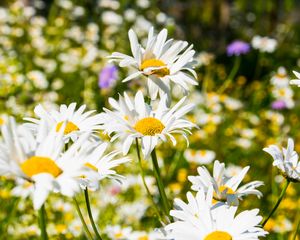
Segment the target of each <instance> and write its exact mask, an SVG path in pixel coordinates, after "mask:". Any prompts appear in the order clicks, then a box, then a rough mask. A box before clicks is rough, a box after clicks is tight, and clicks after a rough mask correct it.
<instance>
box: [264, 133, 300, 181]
mask: <svg viewBox="0 0 300 240" xmlns="http://www.w3.org/2000/svg"><path fill="white" fill-rule="evenodd" d="M263 150H264V151H265V152H267V153H269V154H270V155H271V156H272V157H273V159H274V162H273V166H276V167H277V168H279V170H280V171H281V173H282V174H283V175H284V176H285V177H286V178H287V179H289V180H290V181H292V182H300V162H299V161H298V159H299V156H298V154H297V152H296V151H295V150H294V141H293V139H291V138H289V139H288V144H287V148H282V150H280V149H279V147H278V146H276V145H270V146H269V147H267V148H264V149H263Z"/></svg>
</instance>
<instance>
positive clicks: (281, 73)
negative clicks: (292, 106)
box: [271, 67, 290, 87]
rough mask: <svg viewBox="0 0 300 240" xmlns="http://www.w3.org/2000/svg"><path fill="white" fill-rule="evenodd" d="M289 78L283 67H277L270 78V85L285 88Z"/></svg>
mask: <svg viewBox="0 0 300 240" xmlns="http://www.w3.org/2000/svg"><path fill="white" fill-rule="evenodd" d="M289 80H290V79H289V77H288V76H287V74H286V69H285V68H284V67H279V68H278V70H277V73H276V74H274V76H272V78H271V83H272V85H274V86H277V87H286V86H288V85H289Z"/></svg>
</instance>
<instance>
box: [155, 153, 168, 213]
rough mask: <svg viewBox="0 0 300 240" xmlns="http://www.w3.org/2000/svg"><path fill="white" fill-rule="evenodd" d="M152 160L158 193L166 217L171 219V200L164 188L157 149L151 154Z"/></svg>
mask: <svg viewBox="0 0 300 240" xmlns="http://www.w3.org/2000/svg"><path fill="white" fill-rule="evenodd" d="M151 158H152V163H153V172H154V177H155V179H156V183H157V187H158V191H159V194H160V197H161V199H162V205H163V210H164V213H165V215H166V216H168V217H169V216H170V215H169V213H170V210H171V206H170V203H169V200H168V198H167V195H166V192H165V187H164V184H163V181H162V178H161V174H160V170H159V166H158V162H157V156H156V151H155V148H154V149H153V151H152V152H151Z"/></svg>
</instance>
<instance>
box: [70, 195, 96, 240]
mask: <svg viewBox="0 0 300 240" xmlns="http://www.w3.org/2000/svg"><path fill="white" fill-rule="evenodd" d="M73 200H74V203H75V207H76V211H77V213H78V216H79V218H80V221H81V223H82V226H83V228H84V231H85V234H86V236H87V237H88V238H89V239H90V240H92V239H93V236H92V234H91V232H90V230H89V228H88V226H87V224H86V222H85V221H84V218H83V215H82V212H81V210H80V207H79V204H78V201H77V199H76V198H75V197H73Z"/></svg>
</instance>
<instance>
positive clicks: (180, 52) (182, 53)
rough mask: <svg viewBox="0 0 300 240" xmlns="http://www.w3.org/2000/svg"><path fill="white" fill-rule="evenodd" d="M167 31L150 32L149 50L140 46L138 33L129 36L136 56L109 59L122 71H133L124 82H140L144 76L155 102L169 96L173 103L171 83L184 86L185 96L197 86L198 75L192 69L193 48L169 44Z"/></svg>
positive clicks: (131, 31) (180, 44)
mask: <svg viewBox="0 0 300 240" xmlns="http://www.w3.org/2000/svg"><path fill="white" fill-rule="evenodd" d="M167 34H168V33H167V30H166V29H163V30H162V31H161V32H160V33H159V34H158V35H154V30H153V28H151V29H150V30H149V33H148V40H147V43H146V46H145V47H143V46H141V45H140V43H139V42H138V39H137V36H136V34H135V32H134V31H133V30H132V29H130V30H129V32H128V35H129V40H130V46H131V52H132V55H133V56H128V55H125V54H122V53H118V52H114V53H113V54H112V55H111V56H110V58H111V59H112V60H113V61H118V62H119V66H120V67H133V68H134V69H135V72H133V73H132V74H130V75H129V76H128V77H126V78H125V79H124V80H123V82H127V81H129V80H131V79H134V78H137V77H139V76H141V75H145V76H147V77H148V83H147V84H148V91H149V94H150V97H151V99H152V100H154V99H156V97H157V94H158V93H159V94H160V96H162V95H163V93H167V94H168V100H170V97H171V95H170V81H171V82H173V83H175V84H176V85H179V86H181V88H182V89H183V90H184V92H185V93H187V92H188V91H189V86H188V85H197V82H196V81H195V79H196V78H197V75H196V73H195V71H194V70H193V69H192V67H191V64H192V63H193V56H194V54H195V51H194V50H192V48H193V46H192V45H190V46H188V43H187V42H185V41H173V39H169V40H167Z"/></svg>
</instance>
